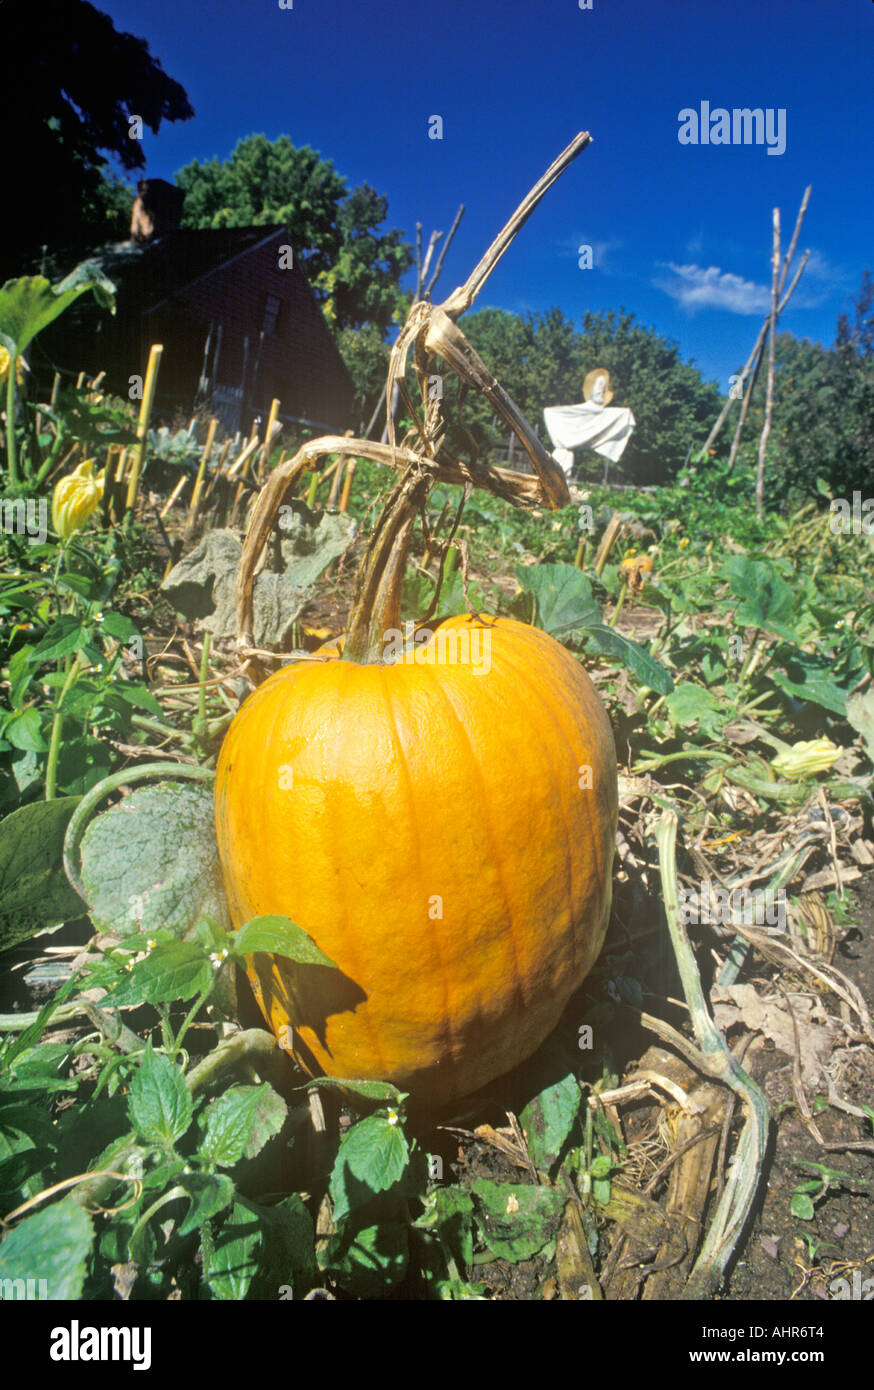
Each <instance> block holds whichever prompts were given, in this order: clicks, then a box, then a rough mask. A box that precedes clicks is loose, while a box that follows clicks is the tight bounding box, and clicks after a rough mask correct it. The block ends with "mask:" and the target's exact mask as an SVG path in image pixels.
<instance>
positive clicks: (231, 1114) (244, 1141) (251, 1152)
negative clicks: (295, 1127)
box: [198, 1082, 288, 1168]
mask: <svg viewBox="0 0 874 1390" xmlns="http://www.w3.org/2000/svg"><path fill="white" fill-rule="evenodd" d="M287 1113H288V1107H287V1106H286V1104H285V1101H284V1100H283V1099H282V1098H281V1096H278V1095H277V1094H276V1092H275V1091H274V1090H273V1088H272V1087H271V1086H269V1085H267V1083H266V1082H265V1083H264V1084H263V1085H262V1086H232V1087H231V1089H230V1090H228V1091H225V1093H224V1094H223V1095H221V1096H219V1098H218V1100H216V1101H214V1102H213V1103H212V1105H210V1106H208V1107H207V1108H206V1110H205V1111H204V1113H203V1114H202V1115H201V1117H200V1124H201V1127H202V1130H203V1138H202V1139H201V1141H200V1145H199V1148H198V1153H199V1155H200V1157H201V1158H202V1159H203V1160H204V1161H205V1162H206V1163H217V1164H219V1165H220V1166H221V1167H225V1168H230V1167H232V1166H233V1164H235V1163H237V1162H238V1161H239V1160H240V1159H241V1158H243V1156H244V1155H245V1157H246V1158H254V1157H255V1155H256V1154H257V1153H259V1152H260V1150H261V1149H262V1148H263V1147H264V1145H265V1144H266V1143H267V1141H268V1139H272V1138H273V1136H274V1135H275V1134H278V1133H279V1131H280V1130H281V1128H282V1126H283V1124H284V1122H285V1116H286V1114H287Z"/></svg>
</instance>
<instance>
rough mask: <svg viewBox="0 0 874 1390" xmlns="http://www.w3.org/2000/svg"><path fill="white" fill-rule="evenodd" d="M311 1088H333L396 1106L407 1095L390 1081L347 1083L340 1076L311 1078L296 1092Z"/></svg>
mask: <svg viewBox="0 0 874 1390" xmlns="http://www.w3.org/2000/svg"><path fill="white" fill-rule="evenodd" d="M311 1086H334V1087H336V1088H337V1089H338V1090H341V1091H349V1092H350V1093H351V1094H352V1095H355V1096H362V1097H363V1098H364V1099H365V1100H388V1101H393V1102H394V1103H395V1104H396V1105H401V1104H402V1103H403V1102H404V1101H405V1100H406V1098H407V1094H408V1092H406V1091H399V1090H398V1088H397V1086H393V1085H392V1083H391V1082H390V1081H348V1080H345V1079H344V1078H343V1077H342V1076H313V1077H311V1078H310V1080H309V1081H307V1082H305V1084H304V1085H303V1086H299V1087H298V1090H301V1091H304V1090H307V1091H308V1090H309V1088H310V1087H311Z"/></svg>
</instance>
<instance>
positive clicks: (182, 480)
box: [158, 473, 188, 521]
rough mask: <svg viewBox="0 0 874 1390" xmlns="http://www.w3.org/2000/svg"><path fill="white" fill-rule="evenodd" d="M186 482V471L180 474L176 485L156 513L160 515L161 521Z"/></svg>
mask: <svg viewBox="0 0 874 1390" xmlns="http://www.w3.org/2000/svg"><path fill="white" fill-rule="evenodd" d="M187 482H188V474H187V473H183V474H182V477H181V478H180V479H179V481H178V483H177V484H176V486H175V487H174V489H173V491H172V492H171V493H170V496H169V497H168V498H167V501H166V502H165V503H164V505H163V507H162V508H161V510H160V512H159V513H158V515H159V516H160V518H161V520H162V521H163V520H164V517H165V516H166V515H167V513H168V512H169V511H170V508H171V507H172V506H173V503H174V502H175V501H176V498H177V497H178V496H179V494H180V493H181V492H182V490H183V488H184V487H185V484H186V483H187Z"/></svg>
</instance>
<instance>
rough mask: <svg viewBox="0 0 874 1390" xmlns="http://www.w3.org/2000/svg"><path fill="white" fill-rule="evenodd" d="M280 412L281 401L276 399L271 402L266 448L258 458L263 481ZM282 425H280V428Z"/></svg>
mask: <svg viewBox="0 0 874 1390" xmlns="http://www.w3.org/2000/svg"><path fill="white" fill-rule="evenodd" d="M278 414H279V401H278V400H276V399H274V400H272V401H271V402H270V414H269V415H268V416H267V429H266V430H265V431H264V448H263V449H262V450H261V457H260V458H259V460H258V470H257V472H258V477H259V479H260V481H261V482H262V483H263V481H264V479H265V478H266V477H267V468H268V465H269V463H270V447H271V444H272V442H273V431H274V426H275V425H276V417H277V415H278ZM281 428H282V426H281V425H280V429H281Z"/></svg>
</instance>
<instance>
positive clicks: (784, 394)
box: [741, 271, 874, 509]
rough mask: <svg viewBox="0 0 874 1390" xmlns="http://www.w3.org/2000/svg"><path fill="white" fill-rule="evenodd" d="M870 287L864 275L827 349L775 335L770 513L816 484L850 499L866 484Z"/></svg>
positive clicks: (870, 461) (872, 378)
mask: <svg viewBox="0 0 874 1390" xmlns="http://www.w3.org/2000/svg"><path fill="white" fill-rule="evenodd" d="M763 405H764V385H763V382H762V379H761V377H760V378H759V380H758V381H757V382H756V387H755V390H754V391H753V398H752V401H751V403H750V413H749V417H748V422H747V426H746V433H745V435H744V443H743V444H742V445H741V455H742V456H743V457H744V458H749V457H750V456H751V453H752V452H753V451H754V449H755V441H756V440H757V439H758V435H759V432H760V430H761V422H762V410H763ZM872 421H874V280H872V276H871V272H870V271H866V272H865V274H864V276H863V278H862V284H861V286H860V288H859V291H858V294H857V295H856V297H855V299H854V301H853V312H852V316H850V315H848V314H846V313H844V314H841V315H840V317H839V319H838V323H837V332H836V338H835V344H834V347H832V348H826V347H823V346H822V344H820V343H814V342H811V341H810V340H809V339H806V338H796V337H794V336H793V335H792V334H791V333H780V334H778V337H777V341H776V371H775V377H774V429H773V433H772V443H771V446H770V447H769V459H768V465H767V468H766V472H765V479H766V494H767V497H768V501H769V503H770V505H772V506H779V505H781V504H782V505H783V506H785V507H788V508H790V509H791V508H792V507H794V506H797V505H798V503H799V502H800V501H801V500H802V499H804V498H810V497H816V496H817V495H818V494H817V488H816V480H817V478H823V479H824V480H825V481H826V482H827V483H828V485H829V487H830V488H831V489H832V491H833V492H834V493H835V495H837V496H843V497H851V496H852V493H853V490H854V489H856V488H859V489H864V488H866V487H868V486H869V483H868V480H869V479H870V478H871V477H874V425H872Z"/></svg>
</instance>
